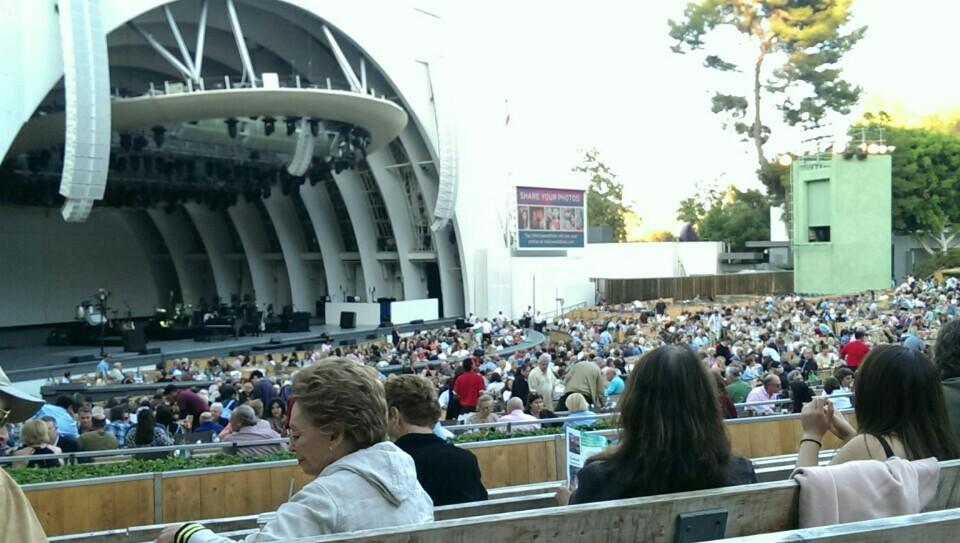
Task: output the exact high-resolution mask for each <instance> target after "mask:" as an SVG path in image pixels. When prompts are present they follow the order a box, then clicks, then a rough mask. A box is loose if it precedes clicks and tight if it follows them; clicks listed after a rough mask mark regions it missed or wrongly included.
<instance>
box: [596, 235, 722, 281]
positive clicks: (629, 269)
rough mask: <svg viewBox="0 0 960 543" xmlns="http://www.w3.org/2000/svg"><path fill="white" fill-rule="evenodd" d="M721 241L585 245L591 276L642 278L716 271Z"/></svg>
mask: <svg viewBox="0 0 960 543" xmlns="http://www.w3.org/2000/svg"><path fill="white" fill-rule="evenodd" d="M721 252H723V244H722V243H719V242H713V241H699V242H684V243H680V242H650V243H592V244H587V248H586V249H584V253H583V255H584V256H583V259H584V262H585V266H586V273H587V275H588V276H589V277H591V278H603V279H641V278H649V277H680V276H683V275H714V274H716V273H719V269H720V264H719V262H720V261H719V257H720V253H721Z"/></svg>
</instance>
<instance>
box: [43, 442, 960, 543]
mask: <svg viewBox="0 0 960 543" xmlns="http://www.w3.org/2000/svg"><path fill="white" fill-rule="evenodd" d="M798 497H799V485H798V484H797V483H796V482H795V481H792V480H790V481H780V482H775V483H759V484H755V485H744V486H736V487H725V488H718V489H711V490H700V491H695V492H683V493H677V494H667V495H662V496H652V497H646V498H634V499H627V500H616V501H610V502H601V503H593V504H585V505H575V506H567V507H560V506H555V502H554V501H553V498H552V493H540V494H534V495H528V496H512V497H507V498H496V499H493V500H490V501H488V502H476V503H471V504H461V505H459V506H451V507H441V508H437V510H436V513H435V514H436V518H437V521H436V522H434V523H431V524H427V525H422V526H413V527H409V528H389V529H381V530H366V531H361V532H354V533H351V534H336V535H330V536H321V537H318V538H317V539H315V540H313V542H315V543H324V542H331V541H344V542H353V543H373V542H382V543H409V542H410V541H416V542H417V543H467V542H472V541H476V539H477V534H480V533H482V534H484V539H487V540H490V541H498V542H500V543H512V542H528V541H555V540H571V541H572V540H576V541H587V542H591V541H610V542H619V541H623V542H632V541H652V542H664V543H669V542H672V541H674V534H675V531H676V524H677V518H678V516H679V515H681V514H688V513H699V512H704V511H725V512H726V515H727V516H726V528H725V531H724V534H723V536H724V537H741V536H754V535H758V534H765V535H763V536H762V537H759V538H753V539H748V540H746V541H749V542H751V543H756V542H758V541H782V540H783V539H779V537H780V536H779V535H778V534H777V532H784V531H788V530H792V529H795V528H796V527H797V518H798V509H797V508H798V505H797V504H798ZM957 507H960V460H953V461H949V462H943V463H941V474H940V485H939V488H938V492H937V495H936V497H935V498H934V499H933V500H932V501H931V503H930V504H929V505H928V507H927V511H928V512H930V511H944V510H947V509H955V508H957ZM934 517H935V516H931V517H929V518H934ZM268 518H269V517H268V516H265V517H261V521H264V520H268ZM937 518H939V517H937ZM885 520H890V519H885ZM230 523H233V524H232V525H231V524H230ZM941 524H943V521H942V520H941V521H937V522H936V523H935V524H932V525H931V526H932V527H934V526H935V527H936V529H937V530H940V529H941V528H940V526H941ZM946 525H947V526H954V527H955V526H956V522H955V521H950V522H947V523H946ZM210 526H211V527H213V528H214V529H216V528H217V527H220V526H222V527H223V528H227V527H230V526H232V527H239V526H240V524H237V523H236V519H221V520H219V521H214V523H211V525H210ZM160 528H161V526H147V527H141V528H135V529H130V530H128V531H126V532H127V537H128V538H127V539H120V538H114V539H102V538H101V539H93V537H96V534H86V535H88V536H90V537H88V538H87V539H82V538H80V537H79V536H74V537H70V538H58V539H52V540H51V541H55V542H67V541H69V542H71V543H120V542H123V543H127V542H132V541H144V540H148V539H150V537H155V534H156V532H157V531H158V530H159V529H160ZM883 529H884V530H888V529H889V530H891V531H890V533H891V534H902V533H903V532H901V531H898V530H894V529H893V526H892V525H891V526H887V525H885V528H883ZM253 531H255V529H254V528H252V527H248V528H247V529H241V530H239V531H234V532H233V533H234V534H235V535H244V534H248V533H252V532H253ZM804 532H809V531H806V530H805V531H804ZM870 533H872V534H873V535H874V536H875V535H876V533H875V531H874V532H870ZM884 533H886V532H884ZM857 537H861V539H850V541H873V540H871V539H869V538H866V539H864V538H862V536H857ZM887 540H888V541H899V539H896V538H894V539H887ZM823 541H833V540H832V539H823ZM837 541H841V540H839V539H838V540H837ZM843 541H847V540H846V539H844V540H843ZM881 541H882V540H881ZM932 541H937V540H932ZM943 541H946V540H943ZM950 541H952V539H951V540H950ZM925 543H929V542H927V541H925Z"/></svg>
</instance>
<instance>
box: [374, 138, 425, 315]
mask: <svg viewBox="0 0 960 543" xmlns="http://www.w3.org/2000/svg"><path fill="white" fill-rule="evenodd" d="M388 153H389V151H387V150H383V149H382V150H380V151H377V152H375V153H372V154H370V155H367V163H368V164H369V165H370V173H372V174H373V178H374V179H375V180H376V182H377V187H378V188H379V189H380V195H381V196H382V197H383V202H384V205H386V207H387V215H389V217H390V226H391V227H392V229H393V237H394V239H395V240H396V242H397V257H398V258H399V260H400V273H401V275H402V276H403V297H404V299H406V300H420V299H423V298H426V297H427V287H426V277H423V278H422V279H421V273H420V271H419V270H417V267H416V266H415V265H414V264H413V263H412V262H411V261H410V253H412V252H413V247H414V243H413V226H412V225H411V223H410V215H409V214H408V213H407V206H406V196H405V195H404V194H403V189H402V188H401V186H400V183H399V181H398V180H397V178H396V176H395V175H394V174H391V173H390V172H388V171H387V170H386V166H387V165H388V164H389V162H388V159H387V154H388Z"/></svg>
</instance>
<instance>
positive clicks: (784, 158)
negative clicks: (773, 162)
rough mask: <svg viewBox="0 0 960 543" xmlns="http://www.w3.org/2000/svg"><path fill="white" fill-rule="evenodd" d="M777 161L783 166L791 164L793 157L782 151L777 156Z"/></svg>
mask: <svg viewBox="0 0 960 543" xmlns="http://www.w3.org/2000/svg"><path fill="white" fill-rule="evenodd" d="M777 163H778V164H780V165H781V166H783V167H787V166H789V165H791V164H793V157H792V156H791V155H790V154H789V153H784V154H782V155H780V156H779V157H777Z"/></svg>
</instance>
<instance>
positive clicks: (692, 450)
mask: <svg viewBox="0 0 960 543" xmlns="http://www.w3.org/2000/svg"><path fill="white" fill-rule="evenodd" d="M716 388H717V385H716V383H715V382H714V381H713V379H712V378H711V377H710V376H709V375H707V370H706V369H705V368H704V367H703V364H702V363H701V362H700V359H699V358H698V357H697V355H696V353H694V352H693V351H692V350H691V349H690V348H689V347H687V346H685V345H667V346H664V347H660V348H659V349H656V350H653V351H650V352H649V353H647V354H645V355H644V356H643V358H641V359H640V362H639V363H637V365H636V366H635V367H634V368H633V372H632V373H631V374H630V379H629V380H628V381H627V390H626V392H625V394H624V399H623V402H622V403H621V404H620V426H621V430H620V442H619V443H618V444H617V445H616V446H614V447H613V448H611V449H608V450H607V451H604V452H603V453H600V454H599V455H597V456H594V457H593V458H591V459H590V460H589V461H588V463H587V465H586V466H585V467H584V468H583V469H582V470H581V471H580V473H579V474H578V479H579V486H578V487H577V489H576V490H575V491H574V492H573V495H572V496H570V503H588V502H595V501H603V500H616V499H621V498H634V497H639V496H652V495H656V494H666V493H671V492H684V491H688V490H701V489H706V488H715V487H720V486H726V485H737V484H748V483H754V482H756V480H757V478H756V474H755V473H754V471H753V465H752V464H751V463H750V461H749V460H746V459H744V458H741V457H739V456H735V455H733V453H732V452H731V450H730V440H729V439H728V438H727V434H726V433H725V431H724V426H723V415H722V414H721V412H720V404H719V402H718V401H717V392H716Z"/></svg>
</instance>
